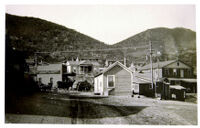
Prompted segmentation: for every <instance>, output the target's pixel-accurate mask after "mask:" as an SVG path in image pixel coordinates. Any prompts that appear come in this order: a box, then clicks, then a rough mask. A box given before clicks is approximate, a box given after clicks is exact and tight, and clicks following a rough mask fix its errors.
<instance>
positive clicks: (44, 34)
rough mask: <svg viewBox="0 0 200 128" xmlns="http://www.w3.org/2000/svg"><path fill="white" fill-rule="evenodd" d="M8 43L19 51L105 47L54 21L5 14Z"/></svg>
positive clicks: (52, 50)
mask: <svg viewBox="0 0 200 128" xmlns="http://www.w3.org/2000/svg"><path fill="white" fill-rule="evenodd" d="M6 35H7V36H8V38H10V45H11V46H13V47H15V48H16V49H17V50H21V51H30V50H31V51H32V53H33V52H35V51H43V52H44V51H47V52H55V51H65V50H80V49H93V48H105V47H107V45H106V44H104V43H103V42H100V41H98V40H95V39H93V38H91V37H89V36H86V35H84V34H81V33H79V32H76V31H75V30H73V29H69V28H66V27H64V26H61V25H57V24H55V23H51V22H48V21H45V20H42V19H38V18H31V17H20V16H14V15H10V14H6Z"/></svg>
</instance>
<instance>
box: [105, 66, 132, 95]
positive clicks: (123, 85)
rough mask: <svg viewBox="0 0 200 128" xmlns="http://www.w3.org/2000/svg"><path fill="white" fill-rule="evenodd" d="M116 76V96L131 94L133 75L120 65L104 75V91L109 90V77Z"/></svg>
mask: <svg viewBox="0 0 200 128" xmlns="http://www.w3.org/2000/svg"><path fill="white" fill-rule="evenodd" d="M108 75H115V90H114V94H115V95H127V93H130V94H131V74H130V72H128V71H126V70H125V69H123V68H122V67H120V66H119V65H116V66H115V67H113V68H112V69H110V70H109V71H107V72H106V73H105V74H104V89H107V76H108Z"/></svg>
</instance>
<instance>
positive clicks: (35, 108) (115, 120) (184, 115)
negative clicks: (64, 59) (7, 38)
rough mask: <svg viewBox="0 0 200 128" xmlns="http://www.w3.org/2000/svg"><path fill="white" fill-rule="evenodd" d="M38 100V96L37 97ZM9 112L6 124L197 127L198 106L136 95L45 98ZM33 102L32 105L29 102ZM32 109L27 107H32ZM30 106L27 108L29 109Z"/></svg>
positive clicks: (44, 96) (47, 96) (51, 96)
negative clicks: (93, 97)
mask: <svg viewBox="0 0 200 128" xmlns="http://www.w3.org/2000/svg"><path fill="white" fill-rule="evenodd" d="M38 97H39V96H38ZM38 97H37V98H34V99H36V100H33V103H32V102H31V99H28V98H26V101H27V102H26V103H24V104H21V105H19V106H18V107H19V108H24V109H17V107H16V108H15V110H12V111H10V110H8V111H7V112H6V115H5V119H6V120H5V122H6V123H57V124H63V123H64V124H133V125H197V104H196V103H189V102H182V101H170V100H159V99H152V98H147V97H142V96H141V97H140V98H138V97H137V96H135V97H133V98H132V97H131V96H109V97H108V98H95V99H91V98H82V99H80V98H78V99H77V98H75V99H71V98H68V97H63V96H59V95H43V96H42V98H41V96H40V97H39V98H38ZM29 102H30V103H29ZM30 105H31V106H32V108H30V109H29V108H28V107H29V106H30ZM26 107H27V108H26Z"/></svg>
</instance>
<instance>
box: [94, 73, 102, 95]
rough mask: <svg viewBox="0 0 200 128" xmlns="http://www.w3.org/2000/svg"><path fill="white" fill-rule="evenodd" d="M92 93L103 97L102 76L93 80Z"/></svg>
mask: <svg viewBox="0 0 200 128" xmlns="http://www.w3.org/2000/svg"><path fill="white" fill-rule="evenodd" d="M94 93H100V94H101V95H103V74H101V75H99V76H97V77H95V78H94Z"/></svg>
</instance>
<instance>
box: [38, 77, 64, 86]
mask: <svg viewBox="0 0 200 128" xmlns="http://www.w3.org/2000/svg"><path fill="white" fill-rule="evenodd" d="M39 78H41V79H42V83H43V84H45V85H48V83H50V78H53V86H52V87H53V88H56V87H57V82H58V81H62V75H61V74H37V80H39Z"/></svg>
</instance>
